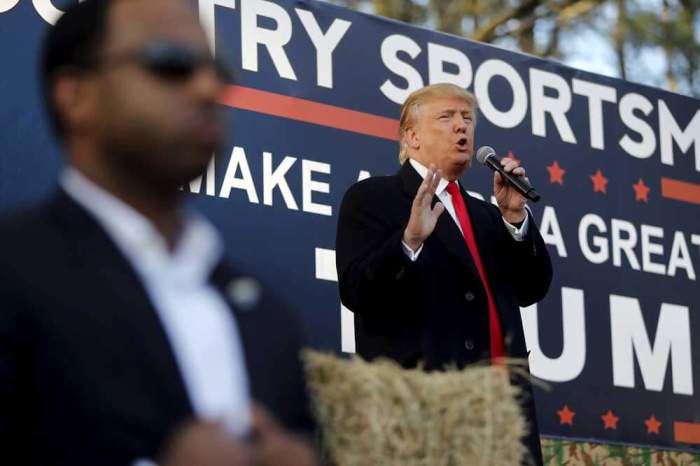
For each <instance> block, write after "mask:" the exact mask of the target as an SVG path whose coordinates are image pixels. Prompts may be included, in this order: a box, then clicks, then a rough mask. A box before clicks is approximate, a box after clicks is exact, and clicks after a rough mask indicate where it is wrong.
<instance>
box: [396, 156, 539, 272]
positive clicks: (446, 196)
mask: <svg viewBox="0 0 700 466" xmlns="http://www.w3.org/2000/svg"><path fill="white" fill-rule="evenodd" d="M408 162H409V163H410V164H411V166H412V167H413V168H414V169H415V170H416V171H417V172H418V174H419V175H420V176H421V178H423V179H425V177H426V176H428V169H427V168H426V167H424V166H423V164H421V163H420V162H418V161H416V160H413V159H408ZM447 183H448V181H447V180H446V179H444V178H441V179H440V182H439V183H438V186H437V189H436V190H435V195H436V196H437V197H438V199H440V202H442V204H443V205H444V206H445V210H446V211H447V212H448V213H449V214H450V217H452V220H454V222H455V225H457V228H459V231H460V232H461V233H462V236H464V232H463V231H462V225H460V223H459V219H458V218H457V212H456V211H455V206H454V204H452V196H451V195H450V193H448V192H447ZM455 183H457V184H458V185H459V181H455ZM529 218H530V215H529V214H526V215H525V220H524V221H523V223H522V225H520V227H519V228H518V227H516V226H515V225H512V224H510V223H508V222H507V221H506V219H505V218H504V219H503V223H504V224H505V226H506V228H507V229H508V231H509V232H510V234H511V236H512V237H513V239H515V240H516V241H523V240H524V239H525V235H526V234H527V228H528V224H529ZM401 246H402V247H403V251H404V253H405V254H406V256H408V258H409V259H411V261H416V260H417V259H418V256H419V255H420V252H421V251H422V250H423V245H422V244H421V245H420V247H418V249H417V250H416V251H413V250H412V249H411V248H410V247H409V246H408V245H407V244H406V243H405V242H403V241H401Z"/></svg>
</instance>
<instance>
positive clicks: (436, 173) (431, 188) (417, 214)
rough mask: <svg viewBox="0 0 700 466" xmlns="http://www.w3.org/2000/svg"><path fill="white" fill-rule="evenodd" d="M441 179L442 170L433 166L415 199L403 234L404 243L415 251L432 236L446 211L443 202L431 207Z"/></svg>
mask: <svg viewBox="0 0 700 466" xmlns="http://www.w3.org/2000/svg"><path fill="white" fill-rule="evenodd" d="M441 179H442V170H439V169H436V168H435V165H433V164H431V165H430V167H429V168H428V174H427V175H426V177H425V178H424V179H423V182H422V183H421V185H420V187H419V188H418V192H417V193H416V197H415V198H414V199H413V205H412V206H411V217H410V218H409V219H408V225H406V229H405V230H404V232H403V241H404V243H406V244H407V245H408V247H409V248H411V249H412V250H413V251H416V250H417V249H418V248H419V247H420V246H421V244H423V242H424V241H425V240H426V239H427V238H428V236H430V234H431V233H432V232H433V230H434V229H435V224H436V223H437V221H438V218H439V217H440V214H442V213H443V212H444V211H445V206H444V205H443V204H442V203H441V202H438V203H436V204H435V207H431V205H430V204H431V202H432V200H433V196H434V195H435V190H436V189H437V187H438V184H439V183H440V180H441Z"/></svg>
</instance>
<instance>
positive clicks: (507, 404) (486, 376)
mask: <svg viewBox="0 0 700 466" xmlns="http://www.w3.org/2000/svg"><path fill="white" fill-rule="evenodd" d="M303 359H304V363H305V368H306V373H307V380H308V384H309V388H310V392H311V396H312V399H313V402H314V409H315V411H316V416H317V419H318V420H319V424H320V425H321V430H322V438H323V443H324V448H325V449H326V450H327V453H328V454H329V455H330V457H331V458H332V460H333V461H334V462H335V464H336V465H337V466H369V465H382V466H458V465H459V466H461V465H468V466H471V465H473V466H519V465H521V464H522V461H523V458H524V457H525V454H526V449H525V448H524V447H523V445H522V443H521V438H522V437H523V436H524V435H525V434H526V429H527V427H526V422H525V419H524V417H523V415H522V412H521V408H520V405H519V403H518V401H517V400H518V398H519V397H520V396H521V389H519V388H518V387H516V386H513V385H512V384H511V383H509V375H508V372H509V371H508V369H507V368H506V367H505V366H504V367H493V366H490V365H481V366H470V367H468V368H465V369H462V370H455V369H450V370H446V371H444V372H431V373H426V372H424V371H422V370H421V369H410V370H409V369H404V368H402V367H400V366H399V365H398V364H396V363H395V362H393V361H389V360H375V361H373V362H371V363H368V362H366V361H364V360H362V359H361V358H360V357H358V356H354V357H352V358H351V359H340V358H337V357H336V356H334V355H331V354H325V353H319V352H316V351H311V350H306V351H304V354H303Z"/></svg>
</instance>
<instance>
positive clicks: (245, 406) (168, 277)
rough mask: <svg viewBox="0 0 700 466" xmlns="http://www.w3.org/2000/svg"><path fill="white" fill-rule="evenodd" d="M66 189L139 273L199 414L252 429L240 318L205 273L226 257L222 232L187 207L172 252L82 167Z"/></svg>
mask: <svg viewBox="0 0 700 466" xmlns="http://www.w3.org/2000/svg"><path fill="white" fill-rule="evenodd" d="M61 185H62V187H63V189H64V190H65V191H66V193H68V195H69V196H70V197H71V198H72V199H73V200H75V201H76V202H77V203H78V204H80V205H81V206H83V207H84V208H85V209H86V210H87V211H88V212H89V213H90V214H91V215H92V216H93V217H94V218H95V219H96V220H97V222H98V223H99V224H100V225H101V226H102V227H103V228H104V229H105V231H106V232H107V234H108V235H109V237H110V238H111V239H112V240H113V241H114V243H115V244H116V246H117V248H118V249H119V250H120V251H121V252H122V253H123V255H124V256H125V257H126V259H127V261H128V262H129V263H130V264H131V266H132V267H133V268H134V270H135V271H136V273H137V274H138V275H139V277H140V278H141V282H142V283H143V286H144V288H145V289H146V292H147V293H148V296H149V298H150V299H151V302H152V304H153V307H154V308H155V310H156V312H157V314H158V317H159V319H160V322H161V323H162V325H163V328H164V329H165V333H166V335H167V337H168V340H169V342H170V345H171V347H172V350H173V353H174V355H175V359H176V361H177V365H178V367H179V369H180V373H181V374H182V378H183V380H184V383H185V388H186V391H187V394H188V396H189V399H190V401H191V403H192V406H193V408H194V412H195V415H196V416H197V417H198V418H200V419H203V420H211V421H222V422H223V423H224V425H225V426H226V427H227V429H228V430H229V431H230V432H231V433H232V434H234V435H237V436H244V435H246V434H247V433H248V431H249V429H250V422H251V419H250V393H249V387H248V379H247V375H246V368H245V360H244V356H243V348H242V347H241V341H240V337H239V334H238V327H237V325H236V320H235V318H234V315H233V313H232V312H231V310H230V308H229V307H228V305H227V304H226V301H225V300H224V297H223V296H221V294H220V293H219V291H218V290H217V289H216V288H214V287H213V286H212V285H211V284H210V283H209V282H208V278H209V276H210V274H211V272H212V270H213V268H214V267H215V266H216V264H217V263H218V262H219V261H220V260H221V257H222V254H223V246H222V242H221V239H220V238H219V235H218V233H217V232H216V230H214V228H213V227H212V226H211V225H210V224H209V223H208V222H206V221H205V220H204V219H203V218H201V217H198V216H195V215H193V214H190V215H185V214H184V213H183V220H184V222H183V223H184V225H183V229H182V233H181V235H180V238H179V239H178V241H177V244H176V246H175V248H174V250H172V251H169V250H168V247H167V244H166V241H165V239H164V238H163V237H162V235H161V234H160V233H159V232H158V231H157V230H156V229H155V228H154V227H153V225H152V224H151V223H150V222H149V221H148V220H147V219H146V218H145V217H144V216H143V215H141V214H140V213H139V212H137V211H136V210H134V209H133V208H132V207H130V206H129V205H127V204H125V203H124V202H122V201H121V200H119V199H117V198H116V197H114V196H113V195H111V194H110V193H108V192H107V191H105V190H104V189H102V188H101V187H99V186H97V185H96V184H95V183H93V182H92V181H90V180H88V179H87V178H86V177H85V176H83V175H82V174H81V173H79V172H78V171H77V170H75V169H72V168H68V169H67V170H66V171H65V172H64V173H63V175H62V177H61Z"/></svg>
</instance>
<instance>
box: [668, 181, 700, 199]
mask: <svg viewBox="0 0 700 466" xmlns="http://www.w3.org/2000/svg"><path fill="white" fill-rule="evenodd" d="M661 195H662V196H663V197H665V198H667V199H675V200H676V201H684V202H690V203H692V204H699V205H700V184H695V183H689V182H687V181H679V180H674V179H672V178H664V177H662V178H661Z"/></svg>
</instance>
